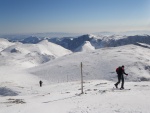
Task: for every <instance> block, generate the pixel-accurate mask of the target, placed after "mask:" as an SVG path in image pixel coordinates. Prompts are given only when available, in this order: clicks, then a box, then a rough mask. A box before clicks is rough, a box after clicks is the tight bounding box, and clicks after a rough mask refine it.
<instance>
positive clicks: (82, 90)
mask: <svg viewBox="0 0 150 113" xmlns="http://www.w3.org/2000/svg"><path fill="white" fill-rule="evenodd" d="M82 67H83V65H82V62H81V94H83V72H82Z"/></svg>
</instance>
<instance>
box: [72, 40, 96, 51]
mask: <svg viewBox="0 0 150 113" xmlns="http://www.w3.org/2000/svg"><path fill="white" fill-rule="evenodd" d="M92 50H95V47H93V46H92V45H91V43H90V42H89V41H85V43H84V44H83V45H81V46H79V47H78V48H77V49H76V50H75V52H88V51H92Z"/></svg>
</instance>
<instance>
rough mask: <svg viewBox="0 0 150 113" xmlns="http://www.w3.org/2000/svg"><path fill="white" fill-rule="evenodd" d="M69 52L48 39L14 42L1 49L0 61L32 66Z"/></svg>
mask: <svg viewBox="0 0 150 113" xmlns="http://www.w3.org/2000/svg"><path fill="white" fill-rule="evenodd" d="M70 53H72V52H71V51H69V50H67V49H65V48H63V47H61V46H59V45H56V44H53V43H51V42H48V41H42V42H40V43H38V44H22V43H15V44H13V45H11V46H8V47H7V48H5V49H3V50H2V51H1V56H0V57H1V59H3V60H2V61H1V62H0V63H1V64H3V65H5V62H8V63H7V64H9V65H20V66H24V67H33V66H37V65H39V64H42V63H45V62H48V61H49V60H52V59H55V58H58V57H61V56H63V55H66V54H70ZM7 64H6V65H7Z"/></svg>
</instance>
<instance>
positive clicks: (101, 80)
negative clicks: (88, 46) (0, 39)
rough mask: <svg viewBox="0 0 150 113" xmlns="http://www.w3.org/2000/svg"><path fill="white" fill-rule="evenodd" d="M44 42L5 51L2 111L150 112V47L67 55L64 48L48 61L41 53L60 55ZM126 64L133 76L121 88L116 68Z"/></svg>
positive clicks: (0, 92) (2, 55) (1, 55)
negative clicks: (115, 85) (82, 77)
mask: <svg viewBox="0 0 150 113" xmlns="http://www.w3.org/2000/svg"><path fill="white" fill-rule="evenodd" d="M42 43H44V44H42ZM42 43H39V44H37V45H23V44H17V45H16V44H15V45H12V46H9V47H8V48H5V49H3V50H2V51H1V53H0V58H1V60H0V78H1V79H0V100H1V101H0V113H150V110H149V106H150V103H149V102H150V95H149V94H150V82H149V80H150V50H149V48H145V47H142V46H137V45H126V46H120V47H112V48H102V49H97V50H91V51H88V52H77V53H72V54H71V52H70V51H69V52H67V54H63V56H59V52H58V53H55V55H58V56H59V57H57V58H56V57H55V58H54V59H51V60H48V61H45V60H44V61H45V62H46V63H43V62H42V61H43V57H42V56H41V55H45V54H44V53H47V54H46V55H53V57H54V56H55V55H54V53H52V51H50V49H52V48H50V49H49V50H47V47H48V45H46V44H47V42H42ZM45 43H46V44H45ZM41 44H42V45H41ZM24 46H25V47H24ZM31 46H32V47H31ZM44 46H46V47H44ZM49 47H52V46H49ZM57 47H58V46H57ZM57 47H56V48H57ZM28 48H30V49H28ZM37 48H38V49H37ZM52 50H54V49H52ZM58 50H60V49H56V50H55V51H58ZM65 51H66V50H65ZM63 53H64V51H63ZM29 56H30V57H29ZM39 56H40V57H39ZM41 57H42V60H41V59H40V58H41ZM44 57H45V56H44ZM29 58H31V59H30V60H29ZM46 58H47V57H46ZM33 59H38V60H33ZM81 62H82V63H83V76H84V88H83V89H84V90H83V91H84V93H83V94H81V84H80V73H81V69H80V63H81ZM121 65H124V66H125V71H126V73H128V74H129V75H128V76H125V90H116V89H114V88H113V87H114V84H115V83H116V82H117V75H116V73H115V70H116V68H117V67H118V66H121ZM39 80H42V81H43V86H42V87H39ZM127 89H131V90H127Z"/></svg>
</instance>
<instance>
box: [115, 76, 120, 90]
mask: <svg viewBox="0 0 150 113" xmlns="http://www.w3.org/2000/svg"><path fill="white" fill-rule="evenodd" d="M120 80H121V75H118V82H117V83H116V84H115V86H116V88H118V84H119V83H120Z"/></svg>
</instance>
